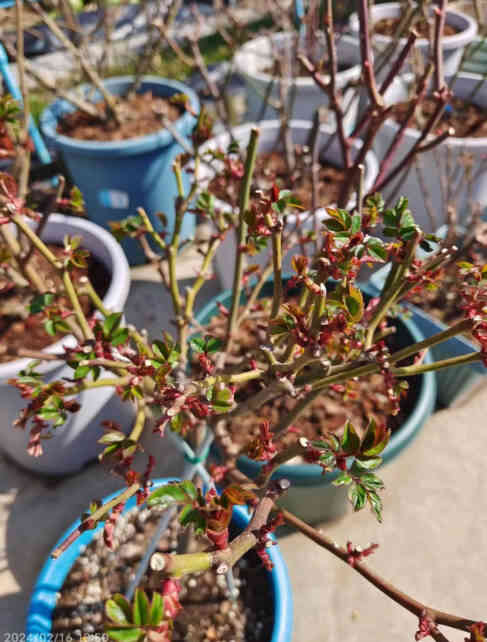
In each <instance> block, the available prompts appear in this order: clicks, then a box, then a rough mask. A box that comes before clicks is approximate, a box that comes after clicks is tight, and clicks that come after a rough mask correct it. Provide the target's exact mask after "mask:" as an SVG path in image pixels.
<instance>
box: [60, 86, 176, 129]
mask: <svg viewBox="0 0 487 642" xmlns="http://www.w3.org/2000/svg"><path fill="white" fill-rule="evenodd" d="M118 104H119V106H120V115H121V118H122V124H121V126H118V125H117V124H116V123H115V121H114V120H113V119H108V120H104V118H103V116H104V115H105V114H106V112H107V105H106V103H105V102H104V101H102V102H99V103H97V104H96V108H97V109H98V111H99V113H100V119H97V118H94V117H93V116H89V115H88V114H85V113H84V112H81V111H79V110H77V111H74V112H72V113H70V114H68V115H67V116H65V118H64V119H63V121H62V122H61V123H60V124H59V125H58V129H57V131H58V132H59V133H60V134H64V135H65V136H69V137H70V138H77V139H79V140H98V141H114V140H127V139H129V138H137V137H138V136H145V135H147V134H152V133H153V132H156V131H159V130H160V129H163V125H162V118H161V116H165V117H166V118H168V119H169V121H170V122H174V121H176V120H177V119H178V118H179V117H180V116H181V113H182V110H181V108H180V106H178V105H176V104H173V103H171V101H170V100H168V99H166V98H159V97H157V96H153V95H152V92H150V91H148V92H145V93H143V94H131V95H129V96H126V97H124V98H123V99H122V98H119V99H118Z"/></svg>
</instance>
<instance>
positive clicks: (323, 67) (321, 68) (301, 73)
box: [262, 60, 353, 78]
mask: <svg viewBox="0 0 487 642" xmlns="http://www.w3.org/2000/svg"><path fill="white" fill-rule="evenodd" d="M296 63H297V64H296ZM293 65H294V68H293V70H292V76H293V77H294V78H300V77H306V76H311V74H310V72H309V71H308V69H307V68H306V67H305V66H304V65H303V63H302V62H300V61H293ZM352 66H353V65H347V64H345V63H344V62H341V61H337V71H338V72H340V71H346V70H347V69H350V68H351V67H352ZM317 71H318V72H319V73H320V74H327V73H330V72H329V61H328V60H322V61H321V62H320V64H319V65H318V68H317ZM262 72H263V73H265V74H269V75H270V76H280V75H281V74H282V69H281V65H280V64H279V61H277V60H276V61H275V62H274V63H273V64H272V65H268V66H267V67H264V69H262Z"/></svg>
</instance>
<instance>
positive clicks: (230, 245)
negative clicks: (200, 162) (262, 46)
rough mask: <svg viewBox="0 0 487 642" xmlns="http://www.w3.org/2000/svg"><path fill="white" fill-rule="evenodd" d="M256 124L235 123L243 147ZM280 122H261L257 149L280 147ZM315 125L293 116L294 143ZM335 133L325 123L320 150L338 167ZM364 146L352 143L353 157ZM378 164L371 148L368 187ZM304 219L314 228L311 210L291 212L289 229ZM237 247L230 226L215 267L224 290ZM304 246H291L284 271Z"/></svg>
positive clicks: (220, 140) (217, 141)
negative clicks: (239, 124)
mask: <svg viewBox="0 0 487 642" xmlns="http://www.w3.org/2000/svg"><path fill="white" fill-rule="evenodd" d="M252 127H253V124H252V123H247V124H245V125H241V126H240V127H236V128H235V129H234V130H233V131H232V134H233V137H234V139H235V140H236V141H237V142H238V143H239V145H240V147H241V149H245V148H246V146H247V144H248V141H249V138H250V132H251V129H252ZM280 127H281V125H280V122H279V121H277V120H272V121H265V122H263V123H261V124H260V126H259V130H260V136H259V147H258V152H260V153H266V152H270V151H271V150H273V149H276V147H277V148H279V147H278V146H277V145H276V141H279V139H280ZM311 128H312V123H311V122H309V121H304V120H293V121H291V131H292V137H293V141H294V143H295V144H298V145H304V144H306V142H307V140H308V137H309V134H310V131H311ZM332 136H334V129H333V128H331V127H327V126H326V125H322V126H321V128H320V132H319V137H320V138H319V141H318V142H319V146H320V148H321V149H323V150H324V151H323V154H320V160H322V161H328V162H330V163H332V164H334V165H336V166H338V167H340V166H341V165H342V163H343V161H342V154H341V148H340V145H339V141H338V138H337V137H336V136H334V138H333V140H332V142H331V143H330V144H329V145H328V143H329V140H330V137H332ZM229 143H230V137H229V134H228V133H224V134H220V135H219V136H216V137H215V138H212V139H211V140H210V141H208V142H207V143H206V148H213V149H216V148H221V149H226V148H227V147H228V145H229ZM361 146H362V143H361V141H358V140H357V141H355V142H354V143H353V146H352V157H353V155H354V154H357V153H358V151H359V149H360V147H361ZM377 172H378V164H377V159H376V157H375V154H374V153H373V152H368V153H367V155H366V157H365V177H364V187H365V191H368V190H370V189H371V187H372V185H373V183H374V180H375V179H376V177H377ZM211 176H212V174H211V173H210V172H209V171H208V172H207V174H206V178H207V179H210V178H211ZM320 205H322V206H325V205H326V206H331V205H333V204H332V203H321V204H320ZM354 205H355V197H354V196H352V198H351V200H350V202H349V203H348V206H347V207H348V208H350V209H351V208H353V207H354ZM216 207H218V208H220V209H222V210H227V211H228V210H231V206H230V205H229V204H228V203H224V202H222V201H217V202H216ZM316 215H317V216H318V217H319V219H321V220H322V219H323V218H325V216H326V212H325V210H324V209H323V207H321V208H320V209H319V210H318V211H317V213H316ZM299 219H300V220H301V227H300V229H301V231H302V232H304V231H307V230H309V229H311V228H312V227H313V225H314V220H313V217H312V216H310V215H309V213H306V212H304V213H302V214H298V215H297V216H294V215H289V216H288V217H287V225H288V228H289V229H293V226H294V225H295V224H296V222H297V221H298V220H299ZM236 250H237V245H236V237H235V234H234V233H233V230H230V231H229V232H228V233H227V234H226V236H225V239H224V241H223V242H222V244H221V245H220V247H219V248H218V251H217V253H216V256H215V263H214V265H215V269H216V272H217V276H218V278H219V280H220V284H221V286H222V288H223V289H224V290H228V289H230V288H231V287H232V283H233V266H234V262H235V254H236ZM269 252H270V250H264V251H262V252H260V253H259V254H257V255H256V256H253V257H252V258H251V262H252V264H256V265H259V266H261V267H263V266H265V265H267V263H268V262H269V259H270V254H269ZM301 253H302V252H301V249H300V247H299V246H294V247H293V248H292V249H291V250H289V251H288V252H287V254H286V255H285V257H284V259H283V271H284V272H289V271H290V270H291V259H292V257H293V256H294V255H295V254H301Z"/></svg>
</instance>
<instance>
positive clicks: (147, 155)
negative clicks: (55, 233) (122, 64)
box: [40, 76, 199, 265]
mask: <svg viewBox="0 0 487 642" xmlns="http://www.w3.org/2000/svg"><path fill="white" fill-rule="evenodd" d="M132 82H133V78H131V77H130V76H122V77H119V78H110V79H108V80H106V81H104V84H105V86H106V88H107V89H108V90H109V91H110V92H111V93H112V94H113V95H115V96H120V95H123V94H124V93H125V92H126V91H127V90H128V89H129V88H130V86H131V84H132ZM79 91H80V92H81V93H82V94H84V95H85V97H87V98H88V99H89V100H91V101H92V102H97V101H100V100H101V95H100V92H93V90H92V87H91V86H89V85H83V86H82V87H81V88H80V89H79ZM139 91H140V93H143V92H146V91H152V92H153V93H154V95H156V96H160V97H169V96H172V95H174V94H178V93H184V94H186V95H187V96H188V97H189V99H190V104H191V107H192V109H193V111H194V112H195V113H196V114H197V113H198V112H199V100H198V97H197V95H196V94H195V92H194V91H193V90H192V89H190V88H189V87H187V86H186V85H183V84H182V83H180V82H177V81H176V80H167V79H165V78H159V77H157V76H145V77H144V78H143V80H142V83H141V86H140V90H139ZM74 110H75V108H74V107H73V106H72V105H71V104H70V103H69V102H67V101H66V100H63V99H58V100H56V101H55V102H54V103H52V104H51V105H50V106H49V107H48V108H47V109H45V110H44V112H43V113H42V115H41V120H40V122H41V128H42V132H43V134H44V136H45V137H46V139H47V141H48V143H49V144H50V145H51V146H53V147H55V148H56V149H57V150H59V152H60V153H61V155H62V158H63V160H64V162H65V163H66V166H67V168H68V170H69V173H70V174H71V178H72V180H73V182H74V183H75V185H77V186H78V187H79V189H80V190H81V192H82V194H83V198H84V200H85V203H86V209H87V213H88V216H89V218H90V219H91V220H93V221H95V222H96V223H98V224H100V225H103V226H104V227H108V223H109V221H117V220H120V219H123V218H125V217H127V216H130V215H133V214H136V210H137V208H138V207H143V208H144V209H145V210H146V212H147V213H148V214H149V216H150V218H151V220H152V222H153V224H154V226H155V227H156V229H158V230H161V223H160V221H159V220H158V219H157V218H156V216H155V214H157V213H158V212H163V213H164V214H165V215H166V217H167V219H168V232H169V233H171V232H172V229H173V226H174V203H175V198H176V196H177V185H176V179H175V177H174V174H173V171H172V163H173V161H174V159H175V157H176V156H177V155H178V154H180V153H181V152H182V151H183V150H182V148H181V146H180V145H179V143H177V142H176V140H175V139H174V138H173V136H172V134H171V133H170V132H169V131H168V130H167V129H161V130H160V131H158V132H156V133H154V134H148V135H147V136H139V137H137V138H131V139H128V140H121V141H111V142H99V141H88V140H77V139H75V138H69V137H68V136H63V135H62V134H59V133H58V132H57V131H56V130H57V126H58V124H59V121H60V119H62V117H63V116H65V115H66V114H67V113H70V112H72V111H74ZM195 123H196V119H195V117H194V116H193V115H191V114H190V113H189V112H185V113H184V114H183V115H182V116H181V118H179V119H178V120H177V121H176V122H175V123H173V125H174V127H175V129H176V130H177V131H178V133H179V135H180V136H181V137H182V138H183V139H185V140H186V141H188V142H189V136H190V134H191V131H192V129H193V127H194V125H195ZM183 177H184V179H185V189H188V186H189V177H188V175H187V174H186V173H185V172H184V171H183ZM194 228H195V219H194V216H192V215H189V216H186V217H185V219H184V222H183V228H182V234H181V239H182V240H183V239H184V238H188V237H189V236H192V234H193V233H194ZM122 245H123V247H124V250H125V252H126V254H127V257H128V259H129V262H130V263H131V264H132V265H133V264H136V263H141V262H143V261H144V255H143V252H142V250H141V249H140V247H139V244H138V242H137V241H135V240H132V239H128V240H126V241H124V242H123V244H122Z"/></svg>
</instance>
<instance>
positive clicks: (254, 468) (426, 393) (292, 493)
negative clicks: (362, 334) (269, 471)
mask: <svg viewBox="0 0 487 642" xmlns="http://www.w3.org/2000/svg"><path fill="white" fill-rule="evenodd" d="M288 278H289V277H287V278H285V280H288ZM272 287H273V285H272V281H269V282H268V283H267V284H266V285H265V286H264V288H263V290H262V296H264V297H265V296H270V295H271V294H272ZM360 287H361V290H362V292H364V294H368V295H373V294H374V292H373V291H372V290H371V288H369V287H367V286H362V285H361V286H360ZM231 301H232V293H231V291H230V290H227V291H226V292H224V293H223V294H220V295H219V296H218V297H216V298H215V299H213V300H212V301H210V302H209V303H208V304H207V305H206V306H205V307H204V308H203V309H202V310H201V312H199V313H198V315H197V316H196V320H197V321H198V323H200V324H201V325H206V324H207V323H208V322H209V321H210V320H211V319H212V318H213V317H215V316H216V315H217V314H218V313H219V310H218V307H217V303H221V304H223V305H224V306H225V307H227V308H230V306H231ZM244 302H245V297H242V303H244ZM399 323H400V326H402V329H403V331H404V335H405V337H407V343H405V345H409V344H410V343H411V342H417V341H422V340H423V339H424V336H423V334H422V332H421V331H420V329H419V328H418V327H417V326H416V324H415V323H414V322H412V321H410V320H409V319H401V320H400V322H399ZM397 334H398V337H400V336H401V333H400V332H398V333H397ZM408 335H409V336H408ZM401 347H403V346H401ZM430 362H431V357H430V356H427V357H426V359H425V363H430ZM435 404H436V380H435V377H434V373H432V372H427V373H425V374H423V375H420V384H419V393H418V399H417V402H416V405H415V407H414V409H413V411H412V412H411V414H410V415H409V417H408V418H407V419H406V421H405V422H404V424H403V425H402V426H401V428H400V429H398V430H396V431H395V433H394V434H393V435H392V436H391V439H390V441H389V443H388V445H387V446H386V448H385V449H384V452H383V454H382V457H383V460H384V463H387V462H390V461H391V460H392V459H394V457H397V456H398V455H399V454H400V453H401V452H402V450H403V449H404V448H406V446H407V445H408V444H409V443H410V442H411V441H412V440H413V439H414V437H416V435H417V434H418V433H419V431H420V430H421V428H422V426H423V425H424V423H425V421H426V420H427V419H428V417H429V416H430V415H431V414H432V412H433V410H434V408H435ZM237 465H238V468H239V469H240V470H241V471H242V472H243V473H245V474H246V475H247V476H249V477H251V478H255V477H257V475H258V474H259V472H260V469H261V468H262V465H263V463H262V462H257V461H254V460H252V459H250V458H249V457H246V456H245V455H241V456H240V457H239V458H238V461H237ZM337 476H338V471H337V472H334V473H327V474H326V475H323V471H322V468H321V467H320V466H318V465H315V464H285V465H283V466H280V467H279V469H278V470H277V471H276V472H275V473H274V475H273V478H274V479H280V478H286V479H289V481H290V482H291V488H290V489H289V490H288V491H287V493H286V494H285V495H284V496H283V499H282V500H281V502H280V503H281V504H282V505H283V506H285V507H286V508H288V509H289V510H290V511H292V512H294V513H296V514H297V515H298V516H300V517H301V519H304V520H305V521H308V522H310V523H317V522H319V521H323V520H330V519H335V518H337V517H339V516H341V515H342V514H343V513H344V512H345V509H346V502H345V501H344V500H345V491H344V489H343V488H335V486H332V485H331V482H332V481H333V480H334V479H335V478H336V477H337Z"/></svg>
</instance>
